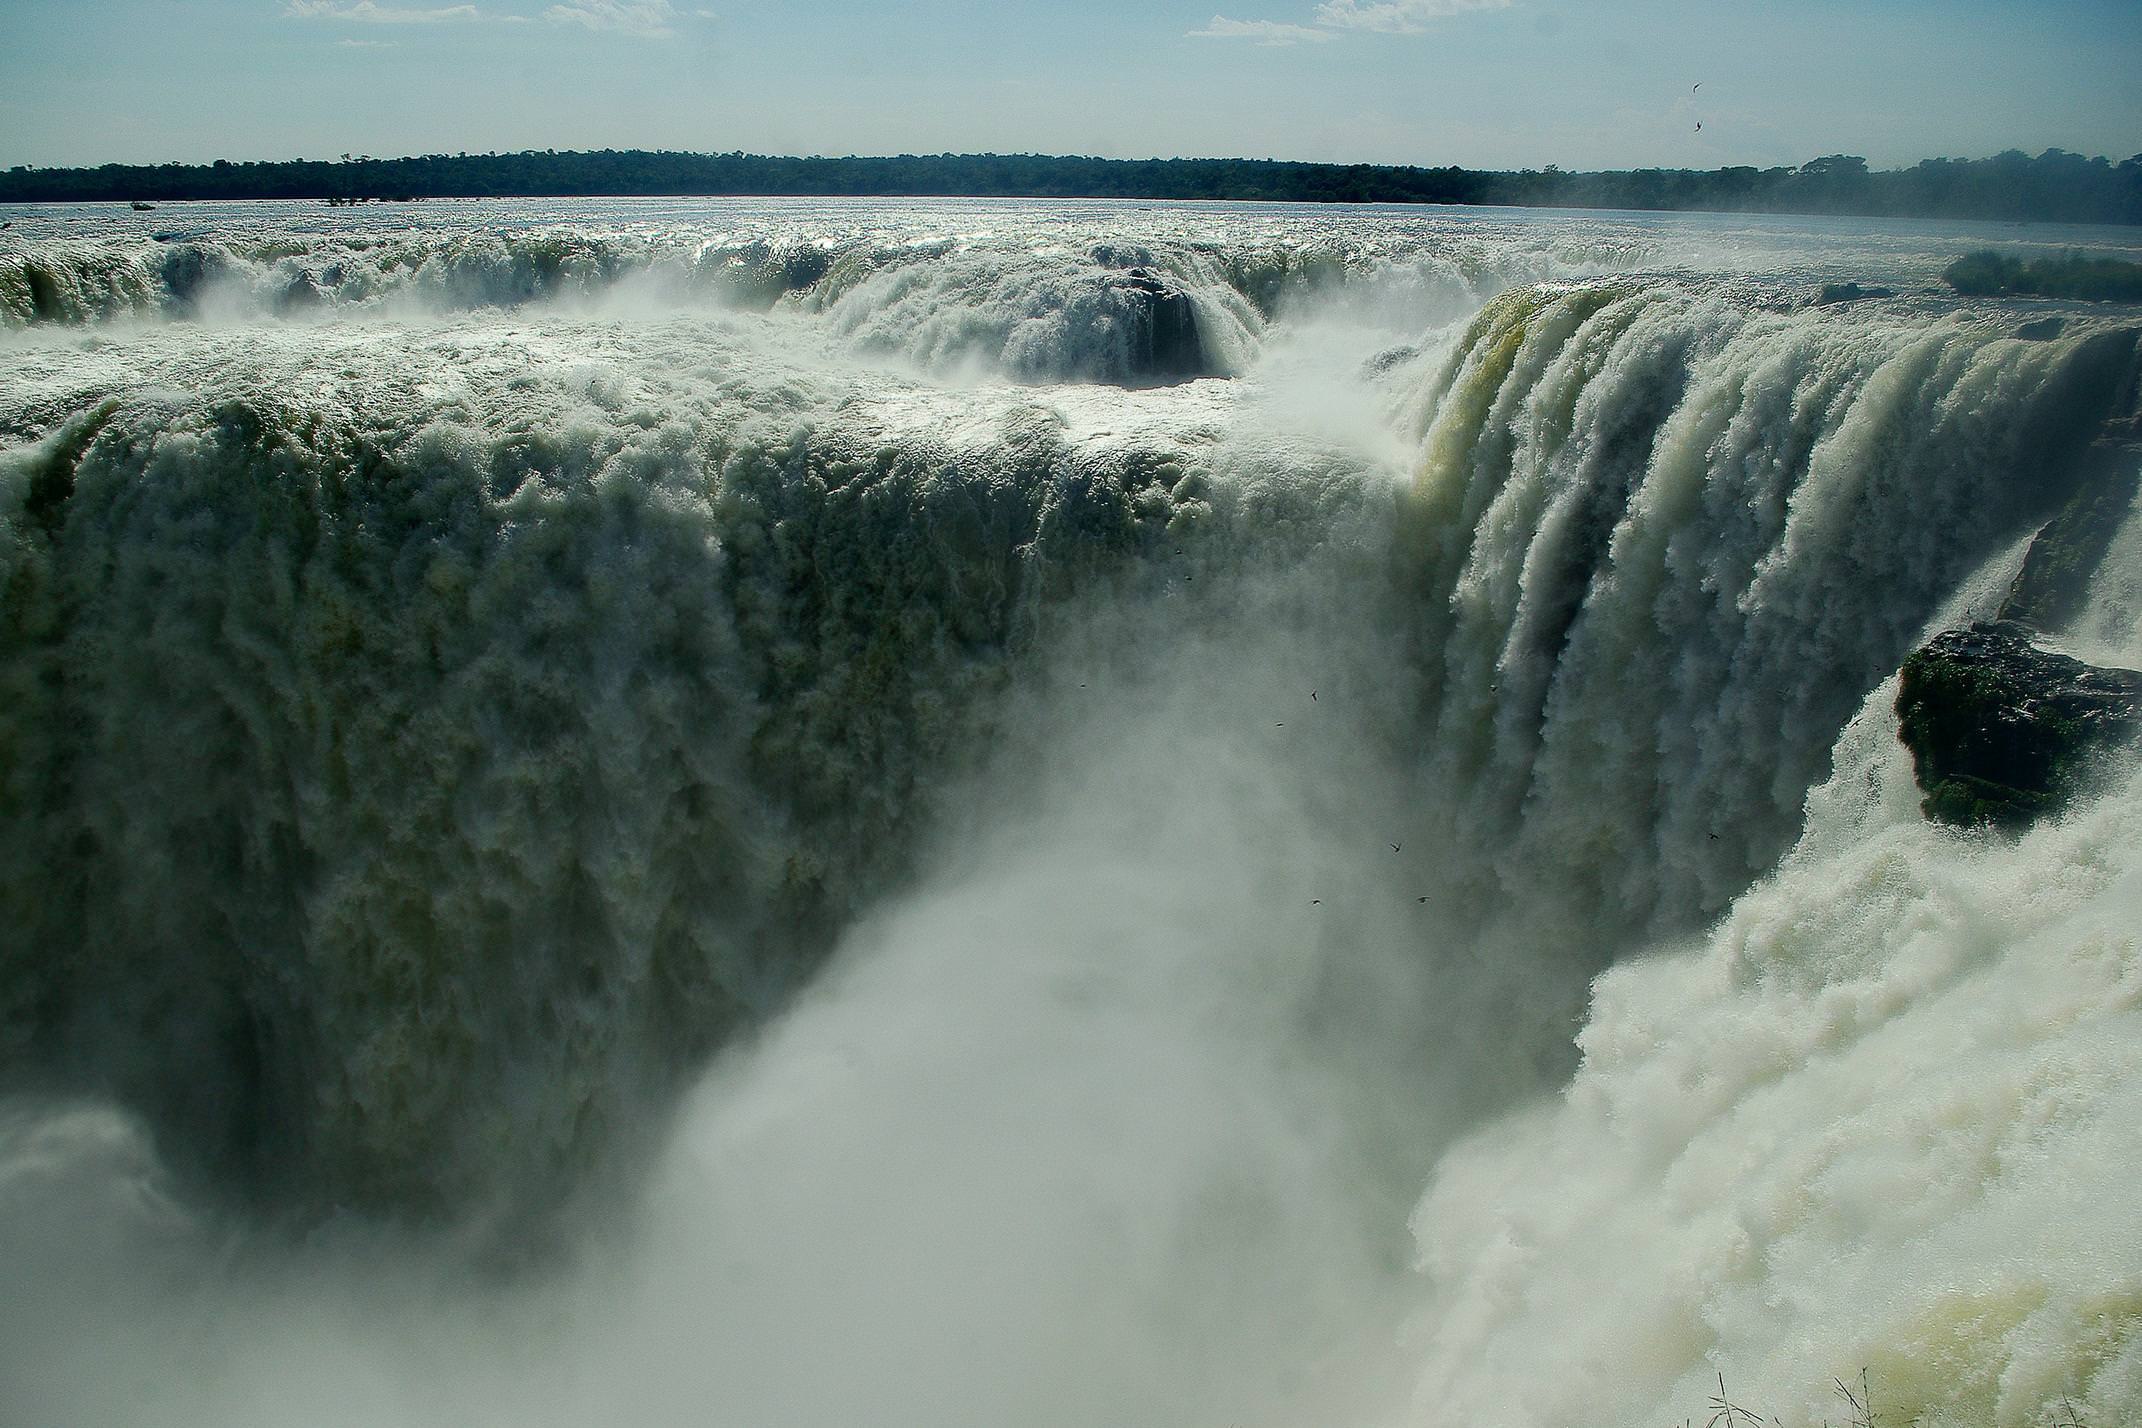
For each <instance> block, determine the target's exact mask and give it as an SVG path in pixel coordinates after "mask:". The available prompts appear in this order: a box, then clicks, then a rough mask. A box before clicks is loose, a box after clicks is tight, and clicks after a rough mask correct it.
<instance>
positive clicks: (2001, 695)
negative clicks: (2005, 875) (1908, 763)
mask: <svg viewBox="0 0 2142 1428" xmlns="http://www.w3.org/2000/svg"><path fill="white" fill-rule="evenodd" d="M1896 712H1897V734H1898V737H1899V738H1901V739H1902V740H1903V741H1904V744H1905V747H1907V748H1909V749H1910V750H1911V755H1912V768H1913V771H1914V773H1915V774H1916V775H1917V777H1918V781H1919V787H1920V788H1921V789H1923V790H1924V791H1925V793H1926V798H1925V800H1924V801H1923V802H1922V803H1921V804H1920V808H1921V810H1922V811H1923V812H1924V813H1925V814H1926V816H1927V817H1928V818H1931V819H1934V820H1936V821H1937V822H1942V823H1950V824H1956V825H1959V826H1967V827H1975V826H1989V825H1990V826H1994V827H2001V828H2008V829H2020V828H2023V827H2026V826H2028V825H2029V824H2030V823H2032V822H2034V821H2035V820H2037V819H2038V818H2040V817H2043V816H2044V815H2046V814H2048V813H2053V812H2057V811H2058V810H2059V809H2060V808H2061V807H2062V806H2063V805H2064V804H2065V803H2066V801H2067V800H2068V799H2069V798H2070V797H2071V796H2073V794H2074V793H2075V792H2076V791H2077V790H2078V789H2079V788H2081V787H2082V786H2083V785H2084V784H2085V783H2086V782H2087V771H2088V768H2089V765H2090V762H2091V757H2092V756H2093V755H2094V754H2096V753H2097V752H2099V751H2100V750H2103V749H2106V748H2108V747H2110V746H2112V745H2114V744H2116V743H2119V742H2121V741H2123V740H2126V739H2129V738H2132V737H2133V736H2134V735H2135V733H2136V732H2137V731H2138V730H2142V674H2137V673H2135V672H2134V671H2132V670H2124V669H2100V668H2098V667H2096V666H2094V665H2087V664H2084V663H2083V662H2082V661H2081V660H2076V659H2070V658H2068V657H2067V656H2066V655H2059V654H2053V653H2051V652H2050V651H2046V650H2041V649H2038V648H2036V647H2035V646H2033V645H2032V644H2031V642H2030V632H2029V631H2028V630H2027V629H2026V628H2024V627H2023V626H2021V625H2018V624H2013V623H2010V622H2007V621H2002V622H1999V623H1996V624H1978V625H1973V626H1972V627H1971V628H1970V629H1968V630H1948V631H1944V632H1943V633H1942V634H1940V635H1937V636H1935V637H1934V639H1933V640H1932V641H1931V642H1929V643H1928V644H1927V645H1926V646H1925V647H1924V648H1922V649H1919V650H1917V651H1915V652H1914V653H1913V654H1912V655H1911V657H1910V658H1909V659H1907V660H1905V662H1904V669H1903V679H1902V682H1901V684H1900V685H1899V687H1898V690H1897V702H1896Z"/></svg>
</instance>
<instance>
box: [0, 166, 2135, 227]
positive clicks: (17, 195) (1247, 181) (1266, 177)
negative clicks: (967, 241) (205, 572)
mask: <svg viewBox="0 0 2142 1428" xmlns="http://www.w3.org/2000/svg"><path fill="white" fill-rule="evenodd" d="M702 195H775V196H794V197H834V196H844V195H852V196H858V197H862V196H870V197H888V198H890V197H933V196H959V197H978V198H990V197H1006V198H1118V199H1236V200H1252V201H1284V202H1297V203H1449V204H1518V205H1525V206H1531V207H1543V208H1605V209H1640V210H1642V209H1708V210H1715V211H1724V212H1749V213H1813V214H1850V215H1861V216H1870V217H1910V218H1975V219H1994V220H2012V221H2037V222H2066V223H2136V224H2142V154H2137V155H2135V156H2134V157H2133V158H2129V159H2125V160H2122V161H2120V162H2119V163H2114V162H2112V161H2111V160H2109V159H2105V158H2085V157H2083V156H2082V155H2080V154H2073V153H2069V152H2067V151H2065V150H2062V149H2047V150H2046V151H2045V152H2044V153H2042V154H2039V155H2037V156H2036V157H2032V156H2031V155H2028V154H2025V153H2022V152H2021V151H2019V150H2013V149H2012V150H2010V151H2008V152H2007V153H2003V154H1996V155H1995V156H1993V157H1992V158H1987V159H1926V160H1923V161H1922V162H1920V163H1918V164H1915V165H1913V166H1912V167H1910V168H1904V169H1890V170H1870V169H1869V168H1868V167H1867V162H1866V160H1865V159H1862V158H1859V157H1857V156H1854V155H1849V154H1832V155H1828V156H1825V157H1823V158H1818V159H1815V160H1812V161H1810V162H1808V163H1805V164H1801V165H1799V166H1798V167H1795V168H1768V169H1758V168H1752V167H1736V168H1721V169H1622V170H1613V171H1608V172H1599V173H1576V172H1564V171H1562V170H1561V169H1559V168H1556V167H1554V166H1552V165H1550V166H1548V167H1547V168H1545V169H1521V170H1517V171H1514V172H1512V171H1493V170H1482V169H1465V168H1457V167H1454V166H1453V167H1444V168H1418V167H1410V166H1403V165H1389V164H1313V163H1293V162H1285V161H1280V160H1272V159H1096V158H1067V157H1057V156H1050V155H1043V154H920V155H918V154H899V155H895V156H892V157H885V158H855V157H849V158H816V157H814V158H781V157H773V156H768V155H762V154H745V153H740V152H739V153H728V154H694V153H674V152H668V151H655V152H650V151H646V150H638V149H627V150H618V149H602V150H596V151H592V152H578V151H563V152H561V151H558V150H553V149H540V150H525V151H523V152H520V153H512V154H466V153H462V154H425V155H422V156H418V157H411V158H398V159H376V158H372V157H370V156H368V155H366V156H352V155H348V154H345V155H343V156H342V157H341V158H340V159H339V160H326V161H322V160H306V159H295V160H283V161H275V162H265V163H231V162H230V161H228V160H225V159H218V160H216V161H215V162H214V163H212V164H155V165H130V164H104V165H101V166H99V167H96V168H35V167H32V166H29V165H17V166H16V167H14V168H11V169H9V170H7V171H6V172H5V173H0V203H40V202H74V203H101V202H125V201H128V200H134V201H151V202H153V201H176V200H185V199H240V198H255V199H258V198H279V199H335V200H341V201H344V202H351V201H374V200H413V199H420V198H485V197H498V198H537V197H578V196H605V197H627V196H680V197H681V196H702Z"/></svg>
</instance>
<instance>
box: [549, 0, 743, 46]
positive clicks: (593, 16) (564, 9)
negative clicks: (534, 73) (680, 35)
mask: <svg viewBox="0 0 2142 1428" xmlns="http://www.w3.org/2000/svg"><path fill="white" fill-rule="evenodd" d="M700 13H702V14H704V13H705V12H704V11H702V12H700ZM543 18H544V19H546V20H548V21H550V22H551V23H552V24H553V25H584V26H586V27H587V28H588V29H590V30H599V31H605V32H607V33H610V34H617V35H632V36H635V37H637V38H639V39H643V40H660V39H667V38H668V37H669V36H671V35H674V34H675V33H677V30H676V22H677V21H678V20H679V19H680V18H682V17H680V16H679V15H678V14H677V11H676V7H675V6H673V5H671V4H670V3H669V0H577V3H575V4H571V5H553V6H551V7H550V8H549V9H548V10H545V11H544V12H543Z"/></svg>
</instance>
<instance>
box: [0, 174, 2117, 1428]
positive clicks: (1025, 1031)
mask: <svg viewBox="0 0 2142 1428" xmlns="http://www.w3.org/2000/svg"><path fill="white" fill-rule="evenodd" d="M11 216H15V215H11ZM151 225H161V226H159V227H156V228H154V229H153V230H152V227H151ZM1982 237H1983V235H1977V234H1973V233H1969V232H1967V231H1966V230H1964V229H1962V228H1961V226H1958V225H1893V226H1889V227H1883V226H1881V225H1874V224H1843V223H1820V224H1817V223H1795V222H1792V221H1790V220H1779V221H1764V222H1760V223H1758V222H1751V221H1748V220H1730V221H1728V220H1721V219H1701V218H1687V219H1663V218H1660V219H1652V218H1634V217H1621V218H1612V217H1594V216H1582V215H1574V216H1573V215H1554V216H1548V215H1525V214H1503V215H1493V216H1484V215H1450V214H1437V213H1425V214H1423V213H1405V212H1373V211H1371V212H1362V211H1338V212H1334V213H1328V214H1327V213H1318V212H1303V211H1300V210H1289V209H1285V208H1279V207H1274V208H1247V209H1244V208H1230V207H1224V206H1221V207H1212V208H1200V207H1197V206H1180V205H1168V206H1161V207H1158V208H1154V209H1150V210H1149V209H1145V208H1139V207H1135V206H1127V205H1101V204H1094V205H1081V204H1000V203H992V204H980V203H977V204H956V203H943V204H916V205H909V206H892V207H886V206H871V205H861V204H848V205H843V204H805V203H798V204H772V203H768V204H759V205H751V204H747V203H721V204H702V205H697V206H694V205H691V204H685V203H664V204H616V205H609V206H603V205H595V204H526V205H497V206H482V205H469V206H454V207H448V206H443V205H441V206H433V205H425V206H423V207H422V208H420V209H417V210H410V211H408V212H403V213H395V214H391V215H389V214H386V213H383V212H380V211H376V210H368V211H365V212H362V213H354V212H352V213H343V212H338V213H337V214H335V215H331V216H323V215H322V214H321V213H319V212H315V211H310V210H303V209H300V208H298V207H296V206H284V205H259V206H240V205H232V206H214V205H203V206H169V207H167V208H166V209H164V210H162V211H159V212H157V213H156V214H154V215H151V216H146V217H143V218H136V217H133V216H131V215H123V214H115V213H112V212H111V211H109V210H90V209H85V210H79V211H68V210H44V211H37V212H34V213H33V212H25V213H24V214H22V215H20V216H19V217H18V224H17V229H16V230H12V231H10V232H9V233H7V234H0V590H4V592H5V604H4V606H0V925H4V926H6V927H7V928H8V929H10V930H9V931H8V932H7V933H6V934H5V937H4V940H0V1097H4V1099H0V1266H4V1268H0V1291H4V1292H0V1418H5V1419H6V1420H7V1421H10V1422H14V1421H20V1422H23V1423H35V1424H48V1423H49V1424H55V1425H64V1424H85V1425H86V1424H92V1423H94V1424H126V1423H141V1424H193V1423H201V1424H208V1423H215V1424H247V1425H250V1424H262V1425H266V1424H295V1423H305V1424H337V1423H350V1424H357V1423H366V1424H382V1423H384V1424H412V1425H423V1424H439V1425H446V1424H463V1423H470V1422H493V1423H500V1424H531V1425H546V1424H577V1423H588V1422H597V1421H600V1422H621V1423H647V1424H685V1423H707V1424H734V1425H753V1428H775V1425H796V1428H804V1425H830V1424H835V1423H853V1422H871V1423H882V1424H889V1425H925V1424H928V1425H976V1428H980V1425H985V1424H988V1425H1004V1424H1033V1425H1053V1424H1062V1425H1071V1424H1103V1423H1124V1422H1134V1421H1135V1422H1155V1423H1170V1424H1182V1425H1194V1424H1213V1425H1220V1424H1235V1425H1248V1424H1271V1425H1281V1424H1311V1423H1314V1424H1318V1425H1330V1424H1357V1425H1363V1428H1369V1425H1397V1424H1421V1425H1440V1424H1452V1425H1457V1424H1463V1425H1466V1428H1496V1425H1507V1428H1558V1425H1574V1424H1587V1425H1589V1424H1605V1425H1619V1424H1629V1425H1639V1424H1656V1423H1659V1422H1677V1421H1681V1420H1683V1419H1688V1418H1694V1419H1697V1420H1698V1421H1700V1420H1701V1419H1702V1418H1704V1417H1706V1416H1708V1413H1709V1411H1710V1410H1709V1409H1708V1408H1707V1407H1706V1403H1707V1400H1708V1398H1709V1396H1710V1395H1711V1394H1713V1393H1715V1392H1716V1391H1717V1382H1718V1377H1719V1376H1720V1375H1721V1374H1722V1375H1724V1377H1725V1380H1726V1383H1727V1386H1728V1389H1729V1391H1730V1392H1731V1393H1732V1395H1733V1397H1734V1400H1735V1402H1736V1403H1738V1402H1743V1401H1745V1402H1746V1403H1747V1404H1748V1406H1750V1407H1752V1408H1756V1409H1758V1410H1759V1411H1761V1412H1762V1413H1763V1414H1764V1415H1765V1416H1766V1417H1775V1418H1776V1419H1777V1420H1778V1421H1779V1422H1780V1423H1783V1424H1786V1425H1801V1424H1806V1425H1813V1424H1816V1423H1820V1422H1822V1421H1824V1420H1825V1419H1828V1420H1830V1421H1837V1420H1840V1419H1842V1418H1843V1417H1845V1416H1846V1414H1847V1413H1848V1412H1849V1409H1848V1408H1847V1406H1846V1405H1845V1404H1844V1403H1843V1401H1842V1400H1841V1399H1839V1398H1838V1397H1837V1394H1836V1389H1835V1387H1834V1383H1833V1381H1834V1380H1840V1379H1841V1380H1845V1381H1847V1382H1849V1383H1851V1384H1852V1385H1854V1386H1855V1387H1856V1386H1857V1385H1858V1384H1859V1382H1860V1378H1859V1375H1860V1372H1861V1370H1862V1368H1864V1369H1865V1370H1866V1374H1867V1380H1866V1381H1867V1383H1868V1385H1869V1386H1870V1388H1871V1391H1872V1393H1873V1394H1874V1399H1875V1401H1874V1407H1875V1410H1876V1412H1877V1414H1878V1415H1879V1417H1880V1421H1882V1422H1884V1423H1903V1422H1909V1421H1913V1420H1914V1419H1915V1418H1916V1420H1917V1421H1918V1422H1920V1423H1922V1424H1924V1425H1927V1428H1964V1425H1973V1426H1974V1428H1975V1425H2000V1428H2025V1425H2038V1424H2050V1423H2053V1422H2055V1421H2066V1420H2065V1419H2061V1418H2058V1415H2062V1414H2065V1415H2069V1416H2070V1417H2072V1418H2074V1419H2075V1420H2076V1421H2077V1422H2078V1423H2082V1424H2088V1425H2092V1426H2093V1428H2104V1425H2108V1424H2118V1423H2122V1422H2126V1421H2130V1420H2132V1419H2134V1418H2135V1417H2136V1416H2138V1414H2142V1235H2137V1234H2136V1233H2135V1231H2134V1227H2133V1224H2132V1219H2133V1217H2132V1214H2131V1211H2130V1209H2129V1206H2130V1205H2131V1202H2132V1198H2133V1197H2132V1195H2131V1193H2129V1192H2130V1185H2131V1182H2132V1180H2133V1177H2134V1175H2135V1173H2136V1171H2137V1170H2138V1169H2142V950H2138V944H2137V936H2138V934H2137V931H2136V929H2137V927H2142V917H2138V914H2142V826H2138V822H2142V773H2138V771H2137V768H2136V765H2135V762H2134V760H2133V758H2132V752H2131V751H2121V752H2119V753H2118V754H2117V755H2116V756H2115V757H2114V758H2112V759H2111V760H2109V761H2108V762H2107V764H2106V766H2105V767H2104V768H2103V769H2101V770H2100V771H2099V776H2098V778H2097V782H2096V783H2095V785H2094V786H2093V789H2092V791H2091V792H2090V794H2089V795H2088V796H2086V797H2085V798H2083V799H2081V800H2080V801H2079V802H2078V803H2077V804H2076V805H2075V806H2074V807H2073V808H2071V809H2070V810H2069V811H2068V812H2067V813H2066V814H2065V815H2064V816H2062V817H2060V818H2058V819H2056V820H2052V821H2049V822H2047V823H2045V824H2043V825H2041V826H2039V827H2036V828H2033V829H2031V830H2029V831H2028V832H2026V833H2024V834H2022V835H2020V836H2009V835H2000V834H1993V833H1988V832H1966V831H1957V830H1953V829H1946V828H1941V827H1937V826H1934V825H1930V824H1928V823H1927V822H1926V821H1925V820H1924V819H1923V818H1922V816H1921V814H1920V811H1919V806H1918V803H1919V791H1918V789H1917V788H1916V786H1915V784H1914V783H1913V780H1912V774H1911V766H1910V758H1909V755H1908V753H1907V752H1906V751H1905V750H1904V749H1903V747H1902V746H1901V744H1899V742H1898V741H1897V738H1896V734H1895V719H1894V716H1893V714H1892V712H1891V705H1892V703H1893V701H1894V698H1895V679H1894V673H1895V670H1896V668H1897V666H1898V663H1899V662H1900V660H1901V659H1902V658H1903V656H1904V655H1905V654H1907V653H1908V652H1909V651H1910V650H1911V649H1912V648H1914V647H1915V645H1916V644H1917V643H1919V642H1920V641H1922V640H1923V639H1925V638H1926V637H1928V636H1929V635H1930V634H1931V633H1932V632H1934V631H1937V630H1939V629H1942V628H1946V627H1948V626H1951V625H1953V624H1956V623H1959V622H1962V621H1966V620H1969V619H1971V618H1979V617H1986V616H1990V614H1991V613H1992V612H1993V611H1994V609H1995V608H1996V607H1997V606H1998V605H1999V603H2000V600H2001V597H2002V595H2003V593H2004V592H2005V590H2006V588H2007V585H2008V582H2009V580H2010V578H2011V577H2012V576H2013V574H2014V571H2015V569H2016V567H2017V565H2018V563H2019V562H2020V560H2021V558H2022V553H2023V549H2024V547H2025V546H2026V544H2027V543H2028V541H2029V539H2030V537H2031V535H2032V533H2033V532H2034V531H2035V530H2036V529H2037V528H2038V526H2039V525H2040V524H2041V523H2042V522H2043V521H2044V520H2045V519H2046V518H2047V517H2048V516H2050V515H2051V514H2052V513H2053V512H2054V511H2056V510H2057V509H2059V508H2060V506H2061V505H2062V504H2063V503H2064V502H2065V501H2066V500H2067V498H2068V496H2069V494H2070V493H2071V492H2072V491H2073V490H2074V489H2075V486H2076V483H2077V482H2078V481H2080V480H2081V479H2083V474H2084V471H2085V469H2086V465H2085V463H2084V462H2083V460H2082V457H2083V453H2084V449H2085V447H2086V446H2087V445H2088V444H2089V443H2090V442H2091V441H2092V440H2093V439H2094V438H2096V437H2097V436H2098V434H2099V433H2100V431H2101V429H2103V426H2104V424H2105V423H2106V422H2107V421H2108V420H2110V421H2114V422H2116V423H2117V422H2131V421H2132V420H2133V419H2134V418H2135V417H2136V415H2137V414H2138V411H2142V409H2138V407H2137V405H2136V403H2137V397H2136V373H2137V369H2138V357H2137V334H2138V333H2142V321H2137V319H2136V317H2135V315H2134V314H2132V313H2123V312H2121V311H2118V310H2097V311H2089V310H2083V309H2067V308H2060V307H2057V306H2056V305H2049V304H1960V303H1958V302H1956V301H1954V300H1952V299H1951V298H1949V297H1947V296H1945V295H1944V293H1943V292H1942V291H1941V290H1940V289H1939V288H1938V287H1937V286H1936V285H1935V283H1934V277H1935V275H1936V274H1938V272H1939V270H1940V267H1941V265H1942V263H1943V262H1944V261H1946V259H1947V258H1948V257H1950V256H1953V251H1952V250H1954V249H1955V248H1956V246H1957V245H1958V244H1959V243H1962V242H1965V241H1966V240H1971V241H1974V242H1975V241H1977V240H1978V239H1980V238H1982ZM2034 241H2039V242H2043V243H2047V244H2052V245H2062V244H2065V245H2075V244H2088V245H2092V246H2095V247H2100V248H2105V249H2107V250H2108V251H2116V252H2127V253H2131V250H2130V249H2123V248H2122V247H2121V244H2123V243H2124V242H2126V241H2128V240H2126V239H2123V238H2121V237H2120V236H2119V235H2117V234H2106V233H2102V232H2087V231H2080V230H2078V231H2075V232H2061V233H2050V234H2046V235H2044V236H2043V237H2041V238H2035V239H2034ZM1847 280H1850V281H1857V282H1861V283H1864V284H1866V285H1868V286H1876V285H1882V286H1887V287H1890V288H1893V289H1894V290H1895V292H1894V295H1893V296H1890V297H1886V298H1880V299H1875V300H1862V301H1855V302H1847V303H1828V304H1825V303H1823V302H1820V301H1818V298H1819V297H1820V295H1821V289H1822V287H1823V286H1824V285H1825V284H1829V283H1833V282H1841V281H1847ZM2049 316H2051V317H2057V318H2058V319H2059V321H2058V322H2055V323H2051V324H2047V323H2046V322H2045V321H2044V319H2045V318H2047V317H2049ZM2083 607H2084V613H2083V614H2082V615H2081V616H2080V617H2078V619H2077V620H2076V622H2075V623H2074V624H2073V625H2072V626H2071V627H2070V628H2067V629H2063V630H2058V631H2050V632H2047V635H2046V638H2048V639H2049V640H2052V641H2055V642H2058V643H2059V644H2060V645H2061V646H2062V647H2063V648H2068V649H2072V650H2075V651H2076V652H2078V653H2082V654H2085V655H2086V656H2087V657H2089V658H2092V659H2096V660H2100V661H2102V662H2106V663H2112V664H2124V665H2126V666H2128V667H2135V666H2136V665H2137V664H2138V663H2142V628H2138V615H2142V522H2136V521H2134V520H2133V519H2131V518H2130V519H2128V520H2127V521H2126V522H2125V524H2123V525H2122V526H2121V527H2120V529H2119V531H2118V532H2117V533H2116V537H2115V538H2114V539H2113V541H2112V542H2111V545H2110V548H2109V550H2108V551H2107V553H2106V554H2105V555H2104V557H2103V559H2102V560H2101V562H2100V563H2099V566H2098V568H2097V569H2096V571H2095V572H2094V574H2093V575H2091V577H2090V578H2089V580H2088V582H2087V594H2086V598H2085V600H2084V601H2083Z"/></svg>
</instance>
